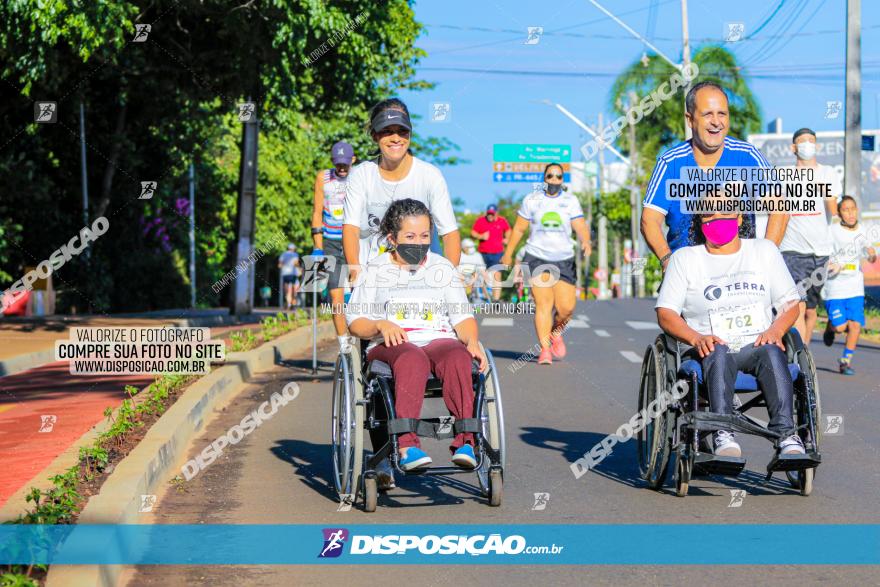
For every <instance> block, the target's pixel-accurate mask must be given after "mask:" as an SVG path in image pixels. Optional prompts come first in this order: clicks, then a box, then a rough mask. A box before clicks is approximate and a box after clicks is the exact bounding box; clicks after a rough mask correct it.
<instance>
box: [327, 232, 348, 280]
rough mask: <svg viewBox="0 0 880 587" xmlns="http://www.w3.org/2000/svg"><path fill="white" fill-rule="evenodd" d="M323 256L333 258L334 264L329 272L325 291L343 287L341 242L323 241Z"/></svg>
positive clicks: (343, 256)
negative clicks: (334, 259)
mask: <svg viewBox="0 0 880 587" xmlns="http://www.w3.org/2000/svg"><path fill="white" fill-rule="evenodd" d="M324 256H326V257H335V258H336V263H335V264H334V266H333V270H332V271H331V272H330V280H329V281H328V282H327V289H339V288H342V287H345V283H343V279H342V268H343V267H344V266H345V255H344V254H343V252H342V241H341V240H339V241H336V240H330V239H327V238H325V239H324Z"/></svg>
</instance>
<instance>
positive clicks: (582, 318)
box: [575, 314, 590, 322]
mask: <svg viewBox="0 0 880 587" xmlns="http://www.w3.org/2000/svg"><path fill="white" fill-rule="evenodd" d="M575 320H583V321H584V322H589V321H590V317H589V316H587V315H586V314H578V315H577V316H575Z"/></svg>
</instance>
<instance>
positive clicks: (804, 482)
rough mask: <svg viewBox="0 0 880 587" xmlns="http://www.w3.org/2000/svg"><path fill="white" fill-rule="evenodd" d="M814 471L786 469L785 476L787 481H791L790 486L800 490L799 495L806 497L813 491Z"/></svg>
mask: <svg viewBox="0 0 880 587" xmlns="http://www.w3.org/2000/svg"><path fill="white" fill-rule="evenodd" d="M815 471H816V469H804V470H803V471H786V472H785V476H786V477H788V482H789V483H791V486H792V487H793V488H795V489H797V490H798V491H800V493H801V495H803V496H804V497H806V496H808V495H810V494H811V493H813V476H814V475H815Z"/></svg>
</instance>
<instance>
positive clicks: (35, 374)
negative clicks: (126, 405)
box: [0, 361, 154, 506]
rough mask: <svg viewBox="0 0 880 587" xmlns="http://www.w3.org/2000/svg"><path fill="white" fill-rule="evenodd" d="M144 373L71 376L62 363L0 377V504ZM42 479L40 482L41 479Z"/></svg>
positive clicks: (143, 381) (146, 379)
mask: <svg viewBox="0 0 880 587" xmlns="http://www.w3.org/2000/svg"><path fill="white" fill-rule="evenodd" d="M153 379H154V377H152V376H150V375H128V376H118V375H103V376H98V375H71V374H70V372H69V367H68V362H67V361H60V362H57V363H50V364H48V365H42V366H40V367H36V368H34V369H31V370H29V371H23V372H21V373H17V374H15V375H8V376H6V377H0V506H3V504H4V503H6V501H7V500H8V499H9V498H10V497H11V496H12V495H13V494H15V492H16V491H18V490H19V489H21V488H22V487H23V486H24V485H25V484H27V483H28V482H29V481H31V479H33V478H34V477H35V476H36V475H38V474H39V473H40V471H42V470H43V469H45V468H46V467H47V466H48V465H49V464H50V463H51V462H52V461H53V460H55V458H56V457H58V455H60V454H62V453H63V452H64V451H66V450H67V449H68V448H69V447H70V446H71V445H72V444H73V443H75V442H76V441H77V440H79V438H80V437H81V436H82V435H83V434H85V433H86V432H88V430H89V429H90V428H91V427H92V426H94V425H95V424H97V423H98V422H100V421H101V420H103V419H104V409H105V408H107V407H113V408H116V407H117V406H119V405H120V404H121V403H122V400H124V399H125V398H126V397H127V394H126V393H125V386H126V385H133V386H135V387H137V388H142V387H145V386H146V385H148V384H149V383H151V382H152V381H153ZM41 481H42V480H41Z"/></svg>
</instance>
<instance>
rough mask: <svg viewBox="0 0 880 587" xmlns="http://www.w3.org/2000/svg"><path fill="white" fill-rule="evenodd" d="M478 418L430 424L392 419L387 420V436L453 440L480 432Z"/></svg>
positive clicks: (443, 420)
mask: <svg viewBox="0 0 880 587" xmlns="http://www.w3.org/2000/svg"><path fill="white" fill-rule="evenodd" d="M480 424H481V422H480V419H479V418H462V419H461V420H455V421H454V422H453V421H452V417H449V418H448V419H446V418H444V419H442V420H441V421H439V422H430V421H428V420H420V419H418V418H394V419H393V420H388V433H389V434H405V433H407V432H414V433H415V434H416V435H417V436H423V437H425V438H436V439H438V440H442V439H444V438H453V437H454V436H455V435H456V434H462V433H468V432H470V433H474V432H480Z"/></svg>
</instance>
